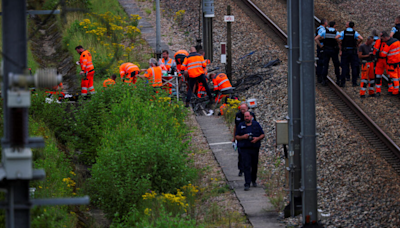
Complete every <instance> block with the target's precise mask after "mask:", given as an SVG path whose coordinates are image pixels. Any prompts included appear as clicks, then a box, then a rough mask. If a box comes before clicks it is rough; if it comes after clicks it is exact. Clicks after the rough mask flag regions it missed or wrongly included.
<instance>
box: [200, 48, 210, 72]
mask: <svg viewBox="0 0 400 228" xmlns="http://www.w3.org/2000/svg"><path fill="white" fill-rule="evenodd" d="M199 54H200V55H202V56H203V58H205V55H206V53H205V52H204V50H203V49H200V50H199ZM204 61H206V64H207V66H208V64H211V61H210V60H209V59H204ZM204 76H206V78H207V76H208V71H207V67H206V68H204Z"/></svg>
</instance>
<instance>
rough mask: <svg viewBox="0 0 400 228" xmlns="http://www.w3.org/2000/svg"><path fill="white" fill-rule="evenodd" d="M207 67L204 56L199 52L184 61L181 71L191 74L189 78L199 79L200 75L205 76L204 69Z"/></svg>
mask: <svg viewBox="0 0 400 228" xmlns="http://www.w3.org/2000/svg"><path fill="white" fill-rule="evenodd" d="M206 67H207V64H206V61H204V58H203V56H202V55H200V54H199V53H197V52H192V53H190V54H189V56H188V57H187V58H186V59H185V61H183V64H182V67H181V69H183V70H187V71H188V73H189V77H191V78H197V77H199V76H200V75H202V74H204V68H206Z"/></svg>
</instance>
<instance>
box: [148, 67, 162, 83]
mask: <svg viewBox="0 0 400 228" xmlns="http://www.w3.org/2000/svg"><path fill="white" fill-rule="evenodd" d="M144 76H145V77H146V78H147V79H148V80H149V81H150V83H151V84H152V86H153V87H154V88H159V87H161V86H162V73H161V68H160V67H150V68H149V69H147V71H146V73H145V74H144Z"/></svg>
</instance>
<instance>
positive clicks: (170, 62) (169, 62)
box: [158, 58, 175, 70]
mask: <svg viewBox="0 0 400 228" xmlns="http://www.w3.org/2000/svg"><path fill="white" fill-rule="evenodd" d="M174 63H175V61H174V60H173V59H171V58H168V59H167V60H165V59H164V58H161V59H160V60H159V61H158V65H160V66H161V65H164V66H165V67H166V68H167V70H170V69H171V67H172V65H174Z"/></svg>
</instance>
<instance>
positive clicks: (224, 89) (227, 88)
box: [221, 87, 232, 92]
mask: <svg viewBox="0 0 400 228" xmlns="http://www.w3.org/2000/svg"><path fill="white" fill-rule="evenodd" d="M229 89H232V87H226V88H223V89H221V92H222V91H226V90H229Z"/></svg>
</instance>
